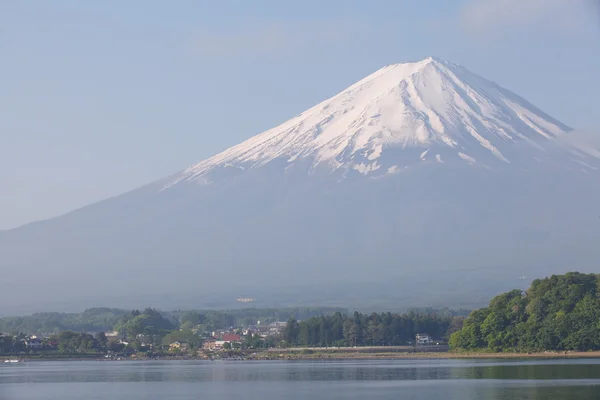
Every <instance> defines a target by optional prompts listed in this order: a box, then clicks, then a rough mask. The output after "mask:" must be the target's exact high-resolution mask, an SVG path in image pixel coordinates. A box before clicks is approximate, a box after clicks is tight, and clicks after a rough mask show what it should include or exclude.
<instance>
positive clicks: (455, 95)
mask: <svg viewBox="0 0 600 400" xmlns="http://www.w3.org/2000/svg"><path fill="white" fill-rule="evenodd" d="M570 130H571V128H569V127H568V126H566V125H564V124H562V123H560V122H559V121H557V120H555V119H553V118H551V117H549V116H548V115H546V114H544V113H543V112H542V111H540V110H538V109H537V108H535V107H534V106H533V105H531V104H530V103H528V102H527V101H526V100H524V99H522V98H521V97H519V96H517V95H516V94H514V93H512V92H510V91H508V90H506V89H503V88H502V87H500V86H499V85H497V84H495V83H493V82H491V81H488V80H486V79H484V78H482V77H480V76H478V75H475V74H473V73H471V72H469V71H468V70H466V69H465V68H463V67H461V66H459V65H456V64H452V63H449V62H446V61H441V60H438V59H435V58H431V57H430V58H427V59H425V60H422V61H419V62H411V63H404V64H395V65H389V66H387V67H384V68H381V69H380V70H378V71H376V72H375V73H373V74H371V75H369V76H367V77H366V78H364V79H362V80H360V81H359V82H357V83H355V84H354V85H352V86H350V87H349V88H347V89H346V90H344V91H342V92H341V93H339V94H337V95H335V96H334V97H332V98H330V99H327V100H325V101H323V102H322V103H320V104H318V105H316V106H314V107H313V108H311V109H309V110H307V111H305V112H303V113H302V114H300V115H298V116H297V117H295V118H292V119H290V120H289V121H287V122H285V123H283V124H281V125H279V126H277V127H275V128H273V129H270V130H268V131H266V132H263V133H261V134H259V135H257V136H255V137H253V138H251V139H249V140H247V141H245V142H243V143H241V144H239V145H237V146H234V147H232V148H230V149H228V150H226V151H224V152H222V153H220V154H217V155H215V156H214V157H211V158H209V159H207V160H205V161H202V162H200V163H199V164H196V165H194V166H192V167H190V168H188V169H187V170H185V171H184V172H183V173H182V174H181V175H180V176H178V177H177V178H176V179H175V180H173V181H172V182H170V183H169V184H168V185H167V186H170V185H173V184H175V183H177V182H180V181H190V180H199V181H210V179H209V178H207V175H208V173H210V172H211V171H212V170H214V169H216V168H219V167H235V168H239V169H241V170H245V169H248V168H255V167H258V166H262V165H265V164H268V163H269V162H271V161H273V160H275V159H283V160H285V161H287V163H289V164H290V165H293V164H295V163H297V162H300V161H307V160H308V161H309V163H310V164H312V166H313V167H315V166H318V165H319V166H326V167H328V168H330V169H332V170H338V169H344V170H356V171H358V172H360V173H362V174H365V175H369V174H373V173H374V172H376V171H378V173H381V172H382V171H383V172H384V173H385V172H395V171H398V170H400V169H402V168H403V167H405V166H406V165H397V164H396V163H395V162H394V161H395V160H384V157H383V155H384V153H385V152H386V151H387V150H388V149H393V148H398V149H413V148H414V149H420V150H419V151H418V153H416V154H415V157H414V158H413V160H412V161H414V162H416V161H418V160H421V161H425V160H428V159H431V160H433V161H435V162H438V163H443V162H444V161H456V160H460V161H461V162H465V163H467V164H471V165H476V164H478V163H479V164H480V165H489V164H494V163H496V162H498V161H499V162H501V163H504V164H510V163H511V162H513V160H512V159H511V154H510V152H511V145H514V144H525V145H526V146H527V147H530V148H532V149H536V152H543V151H544V146H545V145H546V144H547V143H548V142H553V141H555V139H556V138H559V137H561V136H563V135H565V134H566V133H568V132H569V131H570ZM419 154H420V156H419ZM532 158H533V157H532Z"/></svg>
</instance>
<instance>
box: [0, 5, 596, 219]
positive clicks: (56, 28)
mask: <svg viewBox="0 0 600 400" xmlns="http://www.w3.org/2000/svg"><path fill="white" fill-rule="evenodd" d="M597 5H598V1H597V0H461V1H459V0H453V1H448V0H419V1H417V0H405V1H402V0H390V1H384V0H381V1H377V0H370V1H364V0H356V1H354V0H337V1H336V0H328V1H324V0H303V1H291V0H290V1H281V0H273V1H266V0H263V1H260V0H254V1H247V0H238V1H225V0H219V1H216V0H214V1H200V0H177V1H172V2H168V1H164V0H161V1H150V0H139V1H134V0H128V1H122V0H113V1H110V0H103V1H95V2H92V1H81V0H71V1H67V0H53V1H46V0H39V1H33V0H2V1H1V2H0V52H1V56H2V59H1V60H2V61H1V62H0V76H1V78H0V109H1V110H2V113H1V114H0V115H1V118H0V188H1V190H0V229H3V228H10V227H14V226H17V225H20V224H23V223H26V222H29V221H32V220H36V219H41V218H47V217H51V216H55V215H57V214H60V213H64V212H66V211H69V210H71V209H73V208H77V207H80V206H83V205H85V204H88V203H91V202H94V201H97V200H100V199H102V198H106V197H110V196H113V195H115V194H118V193H121V192H124V191H127V190H129V189H133V188H135V187H137V186H140V185H141V184H144V183H147V182H150V181H153V180H155V179H157V178H161V177H164V176H166V175H169V174H171V173H174V172H176V171H178V170H180V169H183V168H185V167H187V166H189V165H190V164H193V163H195V162H198V161H200V160H202V159H204V158H206V157H208V156H211V155H213V154H214V153H216V152H218V151H220V150H223V149H225V148H227V147H229V146H231V145H234V144H236V143H238V142H240V141H241V140H243V139H246V138H248V137H250V136H253V135H254V134H257V133H259V132H261V131H263V130H265V129H268V128H270V127H272V126H274V125H276V124H278V123H280V122H283V121H284V120H286V119H287V118H289V117H292V116H294V115H296V114H298V113H299V112H301V111H303V110H304V109H306V108H308V107H310V106H312V105H314V104H316V103H317V102H319V101H321V100H323V99H325V98H327V97H329V96H332V95H334V94H335V93H336V92H338V91H340V90H342V89H344V88H345V87H347V86H349V85H350V84H352V83H353V82H355V81H357V80H359V79H360V78H362V77H363V76H365V75H368V74H370V73H371V72H373V71H375V70H376V69H378V68H380V67H382V66H384V65H386V64H391V63H397V62H403V61H412V60H418V59H422V58H425V57H427V56H429V55H433V56H437V57H440V58H443V59H446V60H448V61H452V62H456V63H459V64H463V65H464V66H466V67H467V68H469V69H470V70H472V71H473V72H476V73H479V74H480V75H483V76H485V77H486V78H488V79H491V80H494V81H496V82H497V83H499V84H501V85H503V86H505V87H507V88H508V89H511V90H513V91H515V92H517V93H518V94H520V95H522V96H523V97H525V98H526V99H528V100H530V101H531V102H532V103H533V104H535V105H537V106H538V107H540V108H541V109H542V110H544V111H546V112H547V113H549V114H550V115H552V116H554V117H556V118H558V119H560V120H562V121H563V122H565V123H566V124H568V125H570V126H572V127H575V128H579V129H582V130H584V131H586V132H591V134H590V135H591V136H592V139H597V138H598V136H594V135H595V132H599V133H600V116H599V115H598V106H599V104H600V101H599V99H598V97H599V94H600V74H599V72H598V71H600V29H599V26H600V18H599V16H600V15H599V14H598V8H597V7H596V6H597Z"/></svg>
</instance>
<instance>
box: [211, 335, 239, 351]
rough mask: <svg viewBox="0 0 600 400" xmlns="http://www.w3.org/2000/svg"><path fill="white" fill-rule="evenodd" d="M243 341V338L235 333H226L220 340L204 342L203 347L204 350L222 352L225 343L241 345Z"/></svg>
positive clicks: (212, 339)
mask: <svg viewBox="0 0 600 400" xmlns="http://www.w3.org/2000/svg"><path fill="white" fill-rule="evenodd" d="M241 341H242V337H241V336H240V335H236V334H234V333H225V334H223V336H222V337H220V338H219V339H214V338H211V339H208V340H205V341H204V344H203V345H202V347H203V348H204V350H222V349H223V346H224V345H225V343H229V344H233V343H240V342H241Z"/></svg>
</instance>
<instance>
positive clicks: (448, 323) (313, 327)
mask: <svg viewBox="0 0 600 400" xmlns="http://www.w3.org/2000/svg"><path fill="white" fill-rule="evenodd" d="M462 320H463V317H459V316H452V315H448V314H445V315H439V314H437V313H428V314H416V313H413V312H408V313H405V314H392V313H389V312H387V313H380V314H378V313H372V314H368V315H367V314H361V313H359V312H355V313H354V314H353V315H346V314H342V313H339V312H338V313H335V314H333V315H329V316H324V315H322V316H319V317H314V318H310V319H308V320H306V321H301V322H298V321H297V320H295V319H290V320H289V321H288V323H287V326H286V328H285V330H284V332H283V340H284V341H285V342H286V344H287V345H288V346H321V347H329V346H401V345H406V344H409V343H411V342H414V340H415V335H416V334H417V333H428V334H429V335H431V336H432V337H433V338H435V339H438V340H444V339H445V338H447V337H448V336H449V335H450V334H451V333H452V332H454V331H456V330H458V329H460V327H461V325H462Z"/></svg>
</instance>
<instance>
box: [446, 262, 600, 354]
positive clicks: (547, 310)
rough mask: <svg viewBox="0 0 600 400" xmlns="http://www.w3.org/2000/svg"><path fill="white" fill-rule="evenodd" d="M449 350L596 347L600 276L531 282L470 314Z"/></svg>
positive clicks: (598, 343)
mask: <svg viewBox="0 0 600 400" xmlns="http://www.w3.org/2000/svg"><path fill="white" fill-rule="evenodd" d="M450 345H451V347H452V348H453V349H470V350H473V349H487V350H490V351H495V352H508V351H519V352H525V351H544V350H580V351H582V350H598V349H600V275H598V274H581V273H577V272H572V273H568V274H566V275H553V276H551V277H550V278H546V279H538V280H535V281H534V282H533V283H532V284H531V287H530V288H529V289H528V290H527V291H525V292H522V291H520V290H513V291H511V292H508V293H504V294H502V295H500V296H497V297H495V298H494V299H493V300H492V301H491V302H490V304H489V306H488V307H486V308H482V309H480V310H476V311H473V312H472V313H471V314H470V315H469V316H468V317H467V318H466V319H465V321H464V325H463V327H462V329H461V330H460V331H457V332H455V333H454V334H453V335H452V336H451V339H450Z"/></svg>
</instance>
